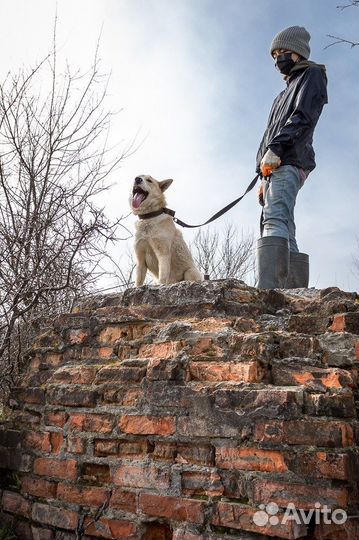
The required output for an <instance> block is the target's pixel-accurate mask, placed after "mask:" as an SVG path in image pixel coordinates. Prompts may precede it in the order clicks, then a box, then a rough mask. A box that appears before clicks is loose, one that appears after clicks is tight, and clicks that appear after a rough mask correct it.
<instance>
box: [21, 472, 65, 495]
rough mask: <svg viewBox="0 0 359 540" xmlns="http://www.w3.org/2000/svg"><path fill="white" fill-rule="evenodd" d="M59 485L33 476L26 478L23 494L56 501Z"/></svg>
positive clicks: (22, 488)
mask: <svg viewBox="0 0 359 540" xmlns="http://www.w3.org/2000/svg"><path fill="white" fill-rule="evenodd" d="M56 489H57V483H56V482H49V481H48V480H43V479H42V478H34V477H32V476H28V475H27V476H24V478H23V479H22V483H21V492H22V493H28V494H29V495H34V496H35V497H46V498H47V499H54V498H55V496H56Z"/></svg>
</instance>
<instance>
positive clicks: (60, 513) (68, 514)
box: [32, 503, 78, 531]
mask: <svg viewBox="0 0 359 540" xmlns="http://www.w3.org/2000/svg"><path fill="white" fill-rule="evenodd" d="M32 519H33V520H34V521H37V522H38V523H41V524H42V525H52V526H53V527H59V528H61V529H69V530H72V531H74V530H75V529H76V526H77V521H78V515H77V512H73V511H72V510H67V509H66V508H59V507H57V506H53V505H48V504H41V503H34V505H33V508H32Z"/></svg>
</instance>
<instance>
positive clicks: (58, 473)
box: [34, 458, 77, 480]
mask: <svg viewBox="0 0 359 540" xmlns="http://www.w3.org/2000/svg"><path fill="white" fill-rule="evenodd" d="M34 473H35V474H38V475H39V476H49V477H54V478H64V479H69V480H76V478H77V461H75V460H74V459H67V460H58V459H49V458H37V459H35V462H34Z"/></svg>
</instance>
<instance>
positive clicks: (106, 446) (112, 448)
mask: <svg viewBox="0 0 359 540" xmlns="http://www.w3.org/2000/svg"><path fill="white" fill-rule="evenodd" d="M118 444H119V441H118V440H115V441H113V440H107V439H97V440H96V441H95V456H99V457H103V456H116V455H117V454H118Z"/></svg>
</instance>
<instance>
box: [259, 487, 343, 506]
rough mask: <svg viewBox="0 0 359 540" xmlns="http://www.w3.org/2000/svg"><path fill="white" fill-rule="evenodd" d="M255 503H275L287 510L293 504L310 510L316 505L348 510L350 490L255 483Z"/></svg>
mask: <svg viewBox="0 0 359 540" xmlns="http://www.w3.org/2000/svg"><path fill="white" fill-rule="evenodd" d="M254 501H255V502H256V503H258V504H260V503H264V504H266V503H269V502H275V503H276V504H278V506H280V507H282V508H286V507H287V506H288V503H290V502H291V503H293V504H294V505H295V506H296V508H303V509H305V510H310V509H311V508H315V503H320V504H321V506H324V505H326V506H328V508H346V507H347V504H348V490H347V489H346V488H327V487H322V486H320V485H316V486H315V488H314V487H313V486H312V485H307V484H294V483H290V482H288V481H287V482H286V481H282V482H279V481H277V482H274V481H270V480H255V481H254Z"/></svg>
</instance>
